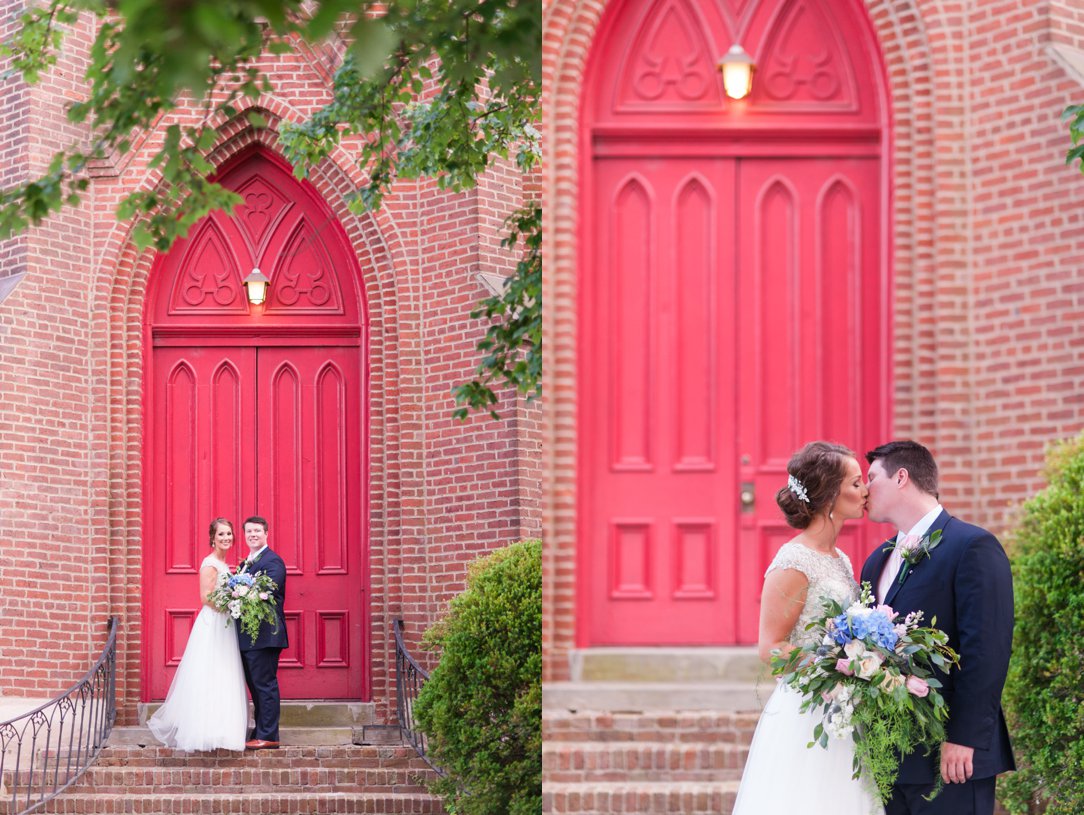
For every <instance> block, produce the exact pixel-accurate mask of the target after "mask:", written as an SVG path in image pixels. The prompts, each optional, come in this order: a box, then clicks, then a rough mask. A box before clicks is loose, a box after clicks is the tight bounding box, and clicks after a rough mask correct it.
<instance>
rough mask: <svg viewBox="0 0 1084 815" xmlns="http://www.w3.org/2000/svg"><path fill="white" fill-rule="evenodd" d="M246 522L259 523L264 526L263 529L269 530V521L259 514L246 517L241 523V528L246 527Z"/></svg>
mask: <svg viewBox="0 0 1084 815" xmlns="http://www.w3.org/2000/svg"><path fill="white" fill-rule="evenodd" d="M245 524H259V525H260V526H262V527H263V531H264V532H266V531H267V521H265V520H264V519H263V518H261V517H260V516H259V515H253V516H252V517H250V518H245V523H243V524H241V528H242V529H244V528H245Z"/></svg>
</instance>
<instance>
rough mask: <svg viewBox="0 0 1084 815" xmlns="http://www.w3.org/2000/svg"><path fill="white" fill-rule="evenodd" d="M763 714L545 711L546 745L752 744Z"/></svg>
mask: <svg viewBox="0 0 1084 815" xmlns="http://www.w3.org/2000/svg"><path fill="white" fill-rule="evenodd" d="M758 718H759V714H758V713H755V712H751V711H750V712H737V711H718V710H716V711H703V712H696V711H672V710H670V711H650V712H646V713H612V712H610V711H599V710H595V711H591V710H587V711H576V712H571V711H555V710H543V712H542V740H543V743H544V744H546V743H556V742H640V741H643V742H652V743H659V742H680V743H686V744H712V743H729V744H748V743H749V741H750V740H751V739H752V737H753V731H754V730H755V729H756V725H757V720H758Z"/></svg>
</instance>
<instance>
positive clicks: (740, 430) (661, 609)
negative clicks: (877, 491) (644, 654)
mask: <svg viewBox="0 0 1084 815" xmlns="http://www.w3.org/2000/svg"><path fill="white" fill-rule="evenodd" d="M844 5H846V6H847V7H846V8H844V7H843V6H841V4H839V3H830V2H827V1H826V0H825V1H824V2H822V1H821V0H760V2H736V1H735V0H714V1H713V2H708V3H700V2H693V0H626V2H618V3H615V4H611V6H610V8H609V9H608V10H607V16H606V17H605V18H604V20H603V23H602V25H601V26H600V29H599V34H598V36H597V39H596V42H595V45H594V47H593V50H592V54H591V58H590V61H589V67H588V72H587V77H586V80H585V97H584V101H583V105H582V110H583V127H584V130H583V134H582V139H581V146H582V147H581V155H580V157H581V162H580V166H581V168H582V170H583V184H582V187H581V189H582V190H583V192H582V198H581V202H582V205H581V225H582V229H581V232H580V246H581V255H580V270H581V272H580V285H579V308H580V311H579V321H580V326H581V328H580V336H579V341H578V348H579V359H578V372H579V398H578V400H577V404H578V405H579V419H578V438H579V457H578V461H579V464H578V490H577V496H578V527H579V535H578V539H579V541H580V545H579V559H578V576H579V577H578V580H579V583H578V597H579V603H578V610H579V611H578V615H577V620H578V626H579V629H578V640H579V643H580V644H581V645H585V646H586V645H607V644H646V645H652V644H734V643H750V642H755V640H756V636H757V626H758V617H759V603H760V589H761V584H762V580H763V574H764V570H765V568H766V567H767V565H768V563H769V562H770V560H771V557H772V556H773V555H774V553H775V551H776V550H777V549H778V547H779V545H780V544H781V543H782V542H783V541H785V540H786V539H788V538H789V537H791V536H792V535H793V534H794V531H793V530H791V529H789V528H788V527H786V525H785V524H784V523H783V521H782V518H781V513H780V512H779V510H778V508H777V506H776V504H775V500H774V496H775V492H776V491H777V490H778V489H779V487H780V486H781V485H783V484H785V482H786V469H785V468H786V462H787V459H788V458H789V456H790V454H791V453H792V452H793V451H794V450H795V449H796V448H797V447H799V446H800V445H801V444H802V443H804V442H805V441H808V440H810V439H814V438H830V439H835V440H838V441H841V442H844V443H847V444H849V445H851V446H853V447H855V448H856V449H858V450H859V452H860V453H861V451H863V450H865V449H869V447H870V446H873V445H874V444H876V443H878V442H879V441H880V440H881V439H882V438H883V435H884V433H885V432H886V431H887V421H886V416H887V404H888V394H889V388H890V382H889V380H888V371H889V366H888V347H887V339H886V338H887V323H888V310H887V306H886V299H885V293H886V291H887V286H886V283H887V281H886V277H887V269H886V268H885V260H884V258H885V257H886V256H887V253H886V248H885V246H886V240H887V233H886V228H885V224H886V209H887V205H886V201H887V191H886V189H885V185H884V181H883V178H884V165H883V161H884V154H883V152H884V136H883V134H884V130H885V128H884V121H885V119H884V116H885V106H884V102H883V81H882V80H880V79H878V77H881V76H882V71H881V67H880V62H879V58H878V56H877V51H876V47H875V43H873V41H872V38H871V34H870V32H869V30H868V25H867V24H866V22H865V18H864V16H863V15H864V14H865V12H864V10H862V9H861V6H860V4H859V3H851V4H844ZM851 6H853V8H851ZM734 42H739V43H741V44H742V45H743V47H744V48H745V49H746V50H747V51H749V52H750V53H751V54H752V55H753V56H754V58H755V61H756V64H757V66H758V69H757V73H756V84H754V89H753V92H752V94H751V96H750V97H748V98H747V99H745V100H742V101H738V102H736V101H734V100H727V98H726V97H725V95H724V93H723V89H722V82H721V77H720V76H719V74H718V71H716V70H715V63H716V62H717V60H718V58H719V56H721V55H722V54H723V53H725V52H726V50H727V49H728V48H729V46H730V45H731V44H732V43H734ZM874 544H875V542H874V541H873V539H872V537H871V534H870V531H869V530H868V529H867V528H866V527H865V526H864V525H862V524H855V525H853V526H848V528H847V530H846V535H845V540H844V542H843V547H844V548H845V549H846V550H847V551H848V552H849V553H850V554H851V556H852V558H854V559H857V558H860V557H862V556H863V555H864V554H865V553H866V552H868V551H869V549H870V547H871V546H873V545H874Z"/></svg>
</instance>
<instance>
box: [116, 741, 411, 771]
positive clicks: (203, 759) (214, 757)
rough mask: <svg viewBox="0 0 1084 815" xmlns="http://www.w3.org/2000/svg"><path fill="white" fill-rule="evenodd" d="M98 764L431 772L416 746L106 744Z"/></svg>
mask: <svg viewBox="0 0 1084 815" xmlns="http://www.w3.org/2000/svg"><path fill="white" fill-rule="evenodd" d="M97 764H98V766H100V767H106V766H124V767H158V768H171V767H207V768H210V767H214V768H226V767H240V768H246V769H255V770H264V769H266V770H282V769H288V768H291V767H307V768H311V769H315V768H334V767H347V768H359V767H360V768H366V767H368V768H408V769H414V770H420V771H428V766H427V765H426V764H425V762H424V761H422V760H421V759H420V758H418V755H417V753H415V752H414V749H413V748H412V747H406V746H403V745H302V746H298V745H287V746H284V747H280V748H279V749H277V750H247V751H245V752H235V751H232V750H212V751H209V752H199V753H188V752H184V751H183V750H173V749H171V748H169V747H137V746H133V745H117V746H110V747H106V748H105V749H104V750H102V753H101V755H100V756H99V757H98V761H97Z"/></svg>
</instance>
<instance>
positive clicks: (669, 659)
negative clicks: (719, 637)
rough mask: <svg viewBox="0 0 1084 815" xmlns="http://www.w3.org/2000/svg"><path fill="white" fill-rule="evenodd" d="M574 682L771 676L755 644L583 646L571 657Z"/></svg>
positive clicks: (695, 680)
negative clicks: (680, 646)
mask: <svg viewBox="0 0 1084 815" xmlns="http://www.w3.org/2000/svg"><path fill="white" fill-rule="evenodd" d="M569 669H570V672H571V679H572V680H573V681H574V682H652V683H673V682H677V683H687V682H692V683H703V682H736V683H746V684H754V685H755V684H756V683H757V682H758V681H760V682H763V681H765V680H768V679H770V677H771V672H770V671H769V670H768V667H767V666H766V665H765V664H764V663H763V662H761V661H760V657H759V656H758V655H757V649H756V648H755V647H753V646H732V647H726V648H707V647H699V648H584V649H580V650H576V651H573V652H572V654H571V656H570V658H569Z"/></svg>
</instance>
